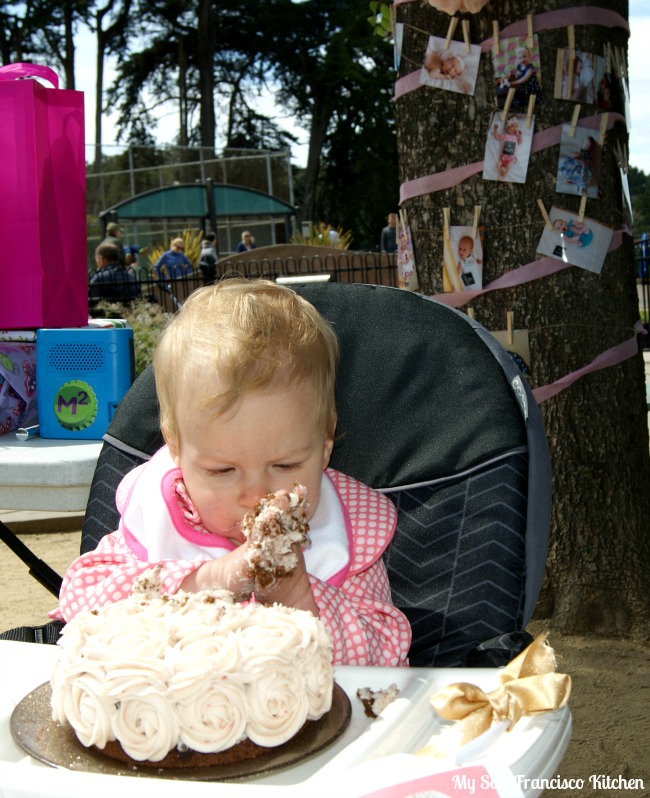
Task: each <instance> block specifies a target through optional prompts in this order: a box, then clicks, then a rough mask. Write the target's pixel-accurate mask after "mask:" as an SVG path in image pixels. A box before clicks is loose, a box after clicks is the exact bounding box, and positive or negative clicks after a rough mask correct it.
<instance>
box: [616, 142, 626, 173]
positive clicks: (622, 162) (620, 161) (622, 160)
mask: <svg viewBox="0 0 650 798" xmlns="http://www.w3.org/2000/svg"><path fill="white" fill-rule="evenodd" d="M613 152H614V157H615V158H616V163H617V165H618V168H619V169H621V170H622V171H623V172H627V170H628V168H629V163H628V155H627V147H626V146H625V144H621V142H620V141H617V142H616V143H615V144H614V147H613Z"/></svg>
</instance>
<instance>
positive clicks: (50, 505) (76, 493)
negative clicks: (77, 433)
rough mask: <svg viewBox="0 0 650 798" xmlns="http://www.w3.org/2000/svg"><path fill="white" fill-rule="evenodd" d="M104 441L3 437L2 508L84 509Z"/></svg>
mask: <svg viewBox="0 0 650 798" xmlns="http://www.w3.org/2000/svg"><path fill="white" fill-rule="evenodd" d="M101 448H102V441H95V440H72V439H64V438H61V439H59V438H39V437H33V438H29V439H28V440H26V441H19V440H17V439H16V435H15V433H14V432H8V433H7V434H6V435H2V436H0V507H3V508H5V509H7V510H54V511H64V512H75V511H83V510H85V509H86V504H87V503H88V494H89V492H90V484H91V482H92V478H93V474H94V472H95V465H96V463H97V458H98V457H99V452H100V451H101Z"/></svg>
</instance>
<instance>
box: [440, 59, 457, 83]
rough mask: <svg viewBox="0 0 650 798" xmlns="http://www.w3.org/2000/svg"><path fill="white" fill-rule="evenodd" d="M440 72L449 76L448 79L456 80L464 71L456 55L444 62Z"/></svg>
mask: <svg viewBox="0 0 650 798" xmlns="http://www.w3.org/2000/svg"><path fill="white" fill-rule="evenodd" d="M440 71H441V72H442V74H443V75H447V77H448V78H456V77H458V75H460V73H461V72H462V71H463V70H462V69H461V66H460V61H459V60H458V59H457V58H456V56H455V55H452V56H451V58H447V59H446V60H445V61H443V62H442V66H441V67H440Z"/></svg>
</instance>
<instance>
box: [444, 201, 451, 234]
mask: <svg viewBox="0 0 650 798" xmlns="http://www.w3.org/2000/svg"><path fill="white" fill-rule="evenodd" d="M450 215H451V210H450V208H443V209H442V234H443V237H444V240H445V241H449V238H450V230H449V226H450Z"/></svg>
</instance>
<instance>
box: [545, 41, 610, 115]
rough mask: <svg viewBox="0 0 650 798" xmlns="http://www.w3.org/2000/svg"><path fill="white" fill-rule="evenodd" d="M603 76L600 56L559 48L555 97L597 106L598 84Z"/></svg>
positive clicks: (603, 68)
mask: <svg viewBox="0 0 650 798" xmlns="http://www.w3.org/2000/svg"><path fill="white" fill-rule="evenodd" d="M572 53H573V56H572ZM604 74H605V59H604V58H602V57H601V56H599V55H594V54H593V53H585V52H583V51H581V50H573V51H571V50H569V49H568V48H561V49H559V50H558V52H557V65H556V70H555V92H554V93H555V97H556V99H558V100H572V101H573V102H576V103H590V104H591V105H598V100H599V84H600V81H601V80H602V77H603V75H604Z"/></svg>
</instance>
